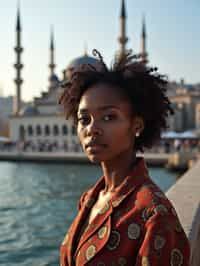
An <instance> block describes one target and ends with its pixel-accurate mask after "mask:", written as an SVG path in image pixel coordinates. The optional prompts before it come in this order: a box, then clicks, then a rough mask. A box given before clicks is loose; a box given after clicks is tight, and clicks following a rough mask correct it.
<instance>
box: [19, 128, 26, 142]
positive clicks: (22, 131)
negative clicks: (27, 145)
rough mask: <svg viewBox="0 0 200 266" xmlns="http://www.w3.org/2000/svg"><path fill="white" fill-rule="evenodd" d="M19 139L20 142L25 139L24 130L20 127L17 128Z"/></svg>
mask: <svg viewBox="0 0 200 266" xmlns="http://www.w3.org/2000/svg"><path fill="white" fill-rule="evenodd" d="M19 137H20V139H21V140H23V139H24V138H25V128H24V126H22V125H21V126H20V127H19Z"/></svg>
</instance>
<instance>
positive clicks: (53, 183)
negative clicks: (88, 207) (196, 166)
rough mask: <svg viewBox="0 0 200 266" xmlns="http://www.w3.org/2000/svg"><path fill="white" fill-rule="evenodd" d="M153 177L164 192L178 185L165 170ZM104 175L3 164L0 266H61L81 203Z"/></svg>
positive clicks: (83, 168) (92, 169)
mask: <svg viewBox="0 0 200 266" xmlns="http://www.w3.org/2000/svg"><path fill="white" fill-rule="evenodd" d="M150 173H151V176H152V178H153V180H154V181H155V182H156V183H157V184H158V185H159V186H160V187H161V188H162V190H163V191H166V190H167V189H168V188H169V187H170V186H171V185H172V184H173V183H174V182H175V180H176V175H175V174H172V173H169V172H167V171H166V170H165V169H162V168H151V169H150ZM100 175H101V171H100V168H98V167H96V166H91V165H71V164H66V165H64V164H63V165H61V164H59V165H56V164H33V163H26V164H24V163H8V162H0V265H3V266H11V265H12V266H14V265H20V266H31V265H34V266H44V265H45V266H46V265H51V266H57V265H59V247H60V243H61V242H62V240H63V238H64V235H65V232H66V231H67V228H68V227H69V225H70V223H71V221H72V219H73V218H74V216H75V215H76V210H77V201H78V199H79V197H80V195H81V193H82V192H83V191H85V190H86V189H87V188H88V187H89V186H91V184H93V183H95V181H96V180H97V178H98V177H99V176H100Z"/></svg>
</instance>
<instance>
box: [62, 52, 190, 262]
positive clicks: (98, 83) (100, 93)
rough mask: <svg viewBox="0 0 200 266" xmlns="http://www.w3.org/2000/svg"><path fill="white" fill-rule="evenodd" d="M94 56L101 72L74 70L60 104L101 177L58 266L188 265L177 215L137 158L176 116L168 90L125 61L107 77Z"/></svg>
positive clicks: (86, 196) (83, 201)
mask: <svg viewBox="0 0 200 266" xmlns="http://www.w3.org/2000/svg"><path fill="white" fill-rule="evenodd" d="M94 52H95V53H96V54H97V55H98V56H99V61H100V62H99V66H97V67H96V68H95V67H94V66H92V65H82V66H80V67H78V68H77V69H76V70H75V71H74V73H73V75H72V77H71V80H69V82H68V84H66V85H65V86H66V88H65V91H64V93H63V95H62V96H61V98H60V103H61V104H63V105H64V108H65V114H66V117H67V118H69V117H71V118H73V120H74V123H75V125H76V128H77V134H78V137H79V140H80V142H81V145H82V147H83V150H84V152H85V153H86V155H87V156H88V158H89V160H90V161H91V162H92V163H95V164H100V165H101V168H102V172H103V176H102V177H101V178H100V179H99V180H98V182H97V183H96V184H95V185H93V186H92V187H91V188H90V189H89V190H88V191H86V192H84V193H83V195H82V196H81V198H80V201H79V209H78V214H77V217H76V218H75V219H74V221H73V223H72V225H71V227H70V228H69V230H68V233H67V235H66V237H65V239H64V241H63V243H62V245H61V258H60V260H61V265H62V266H71V265H76V266H83V265H91V266H104V265H106V266H112V265H126V266H129V265H130V266H133V265H136V266H139V265H141V266H149V265H152V266H161V265H162V266H168V265H171V266H175V265H176V266H178V265H180V266H181V265H182V266H186V265H189V256H190V248H189V242H188V240H187V238H186V235H185V233H184V231H183V228H182V226H181V224H180V222H179V219H178V217H177V214H176V211H175V209H174V208H173V206H172V204H171V203H170V202H169V200H168V199H167V198H166V196H165V194H164V193H163V192H162V191H161V190H160V188H158V186H157V185H156V184H154V183H153V181H152V180H151V178H150V177H149V173H148V170H147V167H146V164H145V162H144V159H143V158H142V157H139V158H138V157H136V152H137V151H142V150H143V149H144V148H149V147H151V146H152V145H153V144H154V143H155V142H156V141H157V140H158V139H159V136H160V133H161V131H162V130H165V129H166V128H167V122H166V120H167V117H168V115H169V114H171V113H172V112H173V111H172V109H171V105H170V102H169V99H168V98H167V96H166V86H167V82H166V80H165V79H164V77H163V76H161V75H159V74H158V73H157V71H156V69H152V68H148V67H146V66H145V65H144V64H142V63H141V62H139V60H138V59H137V58H136V57H134V56H132V55H131V54H130V53H127V54H126V55H125V56H124V57H122V58H121V59H120V60H116V61H115V62H114V64H113V68H112V69H111V70H109V69H108V68H107V66H106V65H105V63H104V62H103V59H102V57H101V55H100V54H99V52H97V51H96V50H95V51H94ZM82 178H84V176H83V177H82ZM77 182H81V180H77ZM75 186H76V184H75Z"/></svg>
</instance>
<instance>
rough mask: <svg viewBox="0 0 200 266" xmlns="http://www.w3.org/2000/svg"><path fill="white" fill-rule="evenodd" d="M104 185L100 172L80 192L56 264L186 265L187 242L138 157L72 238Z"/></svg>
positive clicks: (78, 265) (162, 195)
mask: <svg viewBox="0 0 200 266" xmlns="http://www.w3.org/2000/svg"><path fill="white" fill-rule="evenodd" d="M104 186H105V183H104V178H103V177H102V178H101V179H100V180H99V181H98V182H97V183H96V185H94V187H93V188H92V189H90V190H89V191H88V192H86V193H84V194H83V195H82V197H81V199H80V202H79V205H80V206H79V207H80V208H79V212H78V215H77V217H76V218H75V220H74V222H73V223H72V225H71V227H70V229H69V231H68V233H67V235H66V237H65V239H64V241H63V243H62V245H61V256H60V261H61V265H62V266H72V265H76V266H83V265H91V266H105V265H106V266H115V265H121V266H122V265H123V266H125V265H126V266H129V265H130V266H139V265H141V266H168V265H170V266H187V265H189V255H190V247H189V243H188V240H187V238H186V235H185V233H184V231H183V229H182V227H181V225H180V222H179V220H178V217H177V214H176V212H175V210H174V208H173V206H172V205H171V203H170V202H169V200H168V199H167V198H166V196H165V195H164V193H163V192H162V191H161V190H160V189H159V188H158V187H157V186H156V185H155V184H154V183H153V182H152V180H151V179H150V178H149V176H148V171H147V168H146V166H145V163H144V160H143V159H140V160H139V163H138V164H137V166H136V167H135V169H134V170H133V171H132V172H130V174H129V175H128V176H127V177H126V178H125V181H124V182H123V184H122V185H121V186H120V187H119V189H118V191H117V192H116V193H115V194H114V195H113V197H112V198H111V199H110V200H109V201H108V202H107V203H106V204H105V206H104V207H103V208H102V209H101V211H100V212H99V214H98V215H97V216H96V217H95V218H94V220H93V221H92V223H91V224H89V225H88V227H87V228H86V230H85V231H84V232H83V234H82V236H81V238H80V240H79V243H76V239H77V235H78V234H79V232H80V230H81V227H82V225H83V223H84V221H85V219H86V217H87V216H88V214H89V212H90V209H91V207H92V206H93V204H94V202H95V199H96V198H97V197H98V194H99V191H100V190H102V189H103V188H104Z"/></svg>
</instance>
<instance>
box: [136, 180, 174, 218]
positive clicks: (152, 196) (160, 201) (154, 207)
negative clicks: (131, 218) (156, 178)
mask: <svg viewBox="0 0 200 266" xmlns="http://www.w3.org/2000/svg"><path fill="white" fill-rule="evenodd" d="M136 203H137V206H138V207H139V208H140V209H141V210H144V209H145V210H149V211H150V210H151V212H152V211H153V212H157V213H160V214H162V215H165V214H172V215H174V216H177V214H176V211H175V209H174V207H173V205H172V203H171V202H170V201H169V200H168V198H167V196H166V195H165V193H164V192H163V191H162V190H161V189H160V188H159V187H158V186H157V185H156V184H155V183H154V182H153V181H152V180H151V179H150V178H149V179H148V180H147V181H146V182H145V183H144V184H142V185H141V186H140V187H139V188H138V191H137V192H136Z"/></svg>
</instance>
